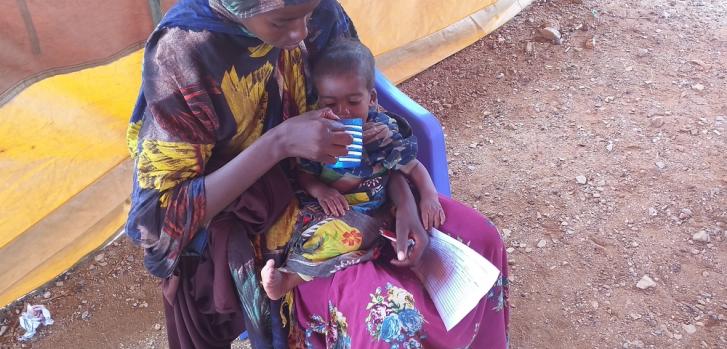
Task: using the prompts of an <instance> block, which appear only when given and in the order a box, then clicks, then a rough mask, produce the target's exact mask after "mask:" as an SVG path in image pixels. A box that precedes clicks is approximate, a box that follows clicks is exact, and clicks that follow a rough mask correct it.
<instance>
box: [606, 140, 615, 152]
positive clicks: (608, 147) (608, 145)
mask: <svg viewBox="0 0 727 349" xmlns="http://www.w3.org/2000/svg"><path fill="white" fill-rule="evenodd" d="M606 150H608V151H609V152H611V151H613V143H611V142H608V144H606Z"/></svg>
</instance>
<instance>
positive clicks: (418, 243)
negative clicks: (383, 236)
mask: <svg viewBox="0 0 727 349" xmlns="http://www.w3.org/2000/svg"><path fill="white" fill-rule="evenodd" d="M411 206H414V205H404V206H402V207H397V209H396V251H397V258H395V259H393V260H392V261H391V264H393V265H396V266H399V267H410V268H415V267H417V266H418V265H419V263H420V262H421V259H422V255H424V251H426V249H427V248H428V247H429V234H428V233H427V231H426V230H424V227H423V226H422V223H421V221H420V220H419V217H418V215H417V211H416V206H414V209H413V210H412V209H411ZM410 239H411V240H414V246H411V247H410V246H408V241H409V240H410ZM405 251H408V252H405Z"/></svg>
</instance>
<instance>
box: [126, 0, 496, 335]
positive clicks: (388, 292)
mask: <svg viewBox="0 0 727 349" xmlns="http://www.w3.org/2000/svg"><path fill="white" fill-rule="evenodd" d="M309 31H310V32H309ZM355 36H356V33H355V30H354V28H353V25H352V24H351V23H350V20H349V18H348V17H347V16H346V14H345V13H344V12H343V9H342V8H341V7H340V5H339V4H338V3H337V2H336V1H335V0H182V1H180V3H178V4H177V5H176V6H175V7H174V8H173V9H172V10H171V11H170V12H169V13H168V14H167V15H166V16H165V18H164V19H163V20H162V23H160V25H159V27H158V28H157V29H156V30H155V32H154V33H153V34H152V35H151V37H150V39H149V41H148V43H147V47H146V52H145V59H144V70H143V83H142V90H141V93H140V97H139V101H138V103H137V106H136V108H135V110H134V114H133V116H132V120H131V125H130V127H129V135H128V139H129V149H130V151H131V153H132V156H133V157H134V159H135V173H134V188H133V193H132V205H131V211H130V213H129V219H128V221H127V225H126V231H127V234H128V235H129V236H130V237H131V238H132V239H133V240H134V241H135V242H137V243H138V244H140V245H141V246H142V247H143V248H144V250H145V258H144V265H145V267H146V268H147V269H148V270H149V271H150V272H151V273H152V274H153V275H156V276H158V277H160V278H163V282H162V291H163V295H164V305H165V313H166V318H167V329H168V336H169V342H170V347H172V348H227V347H229V345H230V342H231V341H232V340H233V339H234V338H235V337H236V336H237V335H238V334H239V333H240V332H242V330H243V329H247V330H248V332H249V333H250V340H251V343H252V345H253V348H284V347H287V346H290V347H304V346H305V347H313V348H320V347H333V348H349V347H350V348H417V347H422V346H423V347H428V348H455V347H468V346H471V347H474V348H498V347H504V346H506V324H507V307H506V305H505V290H506V285H505V284H506V282H505V281H504V280H506V279H504V278H503V281H501V282H499V283H498V285H497V286H496V287H495V288H494V289H493V290H492V292H491V293H490V295H488V296H487V297H486V298H485V299H483V300H482V302H481V303H480V304H479V305H478V306H477V307H476V308H475V309H474V310H473V311H472V312H471V313H470V314H469V315H468V316H467V317H466V318H465V319H464V320H463V321H462V322H461V323H460V324H458V325H457V326H456V327H455V328H453V329H452V330H451V331H449V332H446V331H445V330H444V325H443V324H442V321H441V320H440V319H439V317H438V315H437V312H436V310H435V309H434V307H433V305H432V303H431V301H430V300H429V299H428V297H427V295H426V293H425V292H424V291H423V289H422V287H421V285H420V284H419V283H418V282H417V280H416V278H415V277H414V275H413V273H412V272H411V271H410V270H409V267H412V266H415V265H416V264H417V263H418V262H419V259H420V258H421V255H422V253H423V251H424V250H425V249H426V247H427V245H428V236H427V234H426V232H425V231H424V229H423V228H422V226H421V222H420V221H419V220H418V218H417V217H418V214H417V208H416V202H415V200H414V197H413V195H412V193H411V190H410V189H409V187H408V186H407V183H406V181H405V180H404V179H403V178H402V177H401V176H398V175H393V176H392V179H391V183H390V192H391V194H390V195H391V199H392V202H393V205H394V206H395V207H396V210H395V216H396V232H397V249H398V250H399V251H403V250H404V249H405V241H406V240H407V239H406V237H407V236H409V237H411V238H413V239H414V240H415V241H416V244H415V247H414V248H413V249H412V250H411V251H410V253H409V254H408V255H406V256H403V258H402V259H401V260H399V259H393V260H392V261H391V262H389V263H387V262H377V263H373V262H371V263H364V264H361V265H357V266H354V267H351V268H349V269H346V270H344V271H342V272H340V273H337V274H336V275H335V276H334V277H332V278H324V279H317V280H314V281H312V282H310V283H307V284H306V285H304V286H301V287H299V288H298V289H297V290H296V292H295V294H294V297H293V298H292V299H288V300H287V305H288V307H283V308H282V309H281V307H280V304H279V303H278V302H270V301H269V300H268V299H267V298H266V297H265V296H264V292H263V291H262V288H261V286H260V277H259V268H260V267H261V266H262V263H263V261H264V260H266V259H268V258H273V259H276V258H277V257H279V254H280V252H281V248H282V247H283V246H285V244H286V242H287V241H288V239H289V237H290V234H291V231H292V227H293V225H294V223H295V219H296V215H297V210H298V203H297V201H296V200H295V198H294V195H293V189H292V187H293V184H292V183H291V181H290V178H292V177H293V176H292V175H291V169H290V163H289V161H288V160H286V159H289V158H293V157H300V158H306V159H310V160H314V161H319V162H333V161H334V160H335V157H337V156H341V155H343V154H345V153H346V146H347V145H349V144H350V143H351V138H350V136H348V135H347V134H346V133H345V132H343V128H342V126H341V125H340V124H339V123H337V122H336V121H335V120H336V119H337V117H336V116H335V115H334V114H333V113H332V112H331V111H330V110H326V109H322V110H311V109H312V108H310V105H312V101H314V100H315V98H314V96H313V93H312V91H311V89H310V87H309V86H308V84H307V81H306V79H305V75H306V66H307V62H308V61H311V60H315V57H316V54H317V52H320V50H321V49H323V48H324V47H326V45H328V43H329V42H332V41H333V40H335V39H336V38H338V37H355ZM441 201H442V206H443V208H444V210H445V213H446V215H447V217H449V219H448V221H447V224H445V225H444V226H443V227H442V230H443V231H445V232H447V233H450V234H452V235H453V236H457V237H459V238H461V239H463V240H466V241H467V242H469V243H470V246H472V247H473V248H474V249H475V250H477V251H478V252H480V253H482V254H483V255H484V256H485V257H487V258H488V259H489V260H490V261H492V263H493V264H495V265H496V266H498V267H499V268H500V270H501V271H502V273H503V276H506V265H507V263H506V257H505V253H504V251H503V246H502V242H501V240H500V239H499V236H498V235H497V232H496V230H495V228H494V226H492V224H491V223H489V221H487V220H486V219H484V218H483V217H481V216H479V215H478V214H477V213H476V212H474V211H472V210H470V209H468V208H466V207H464V206H462V205H461V204H458V203H456V202H453V201H451V200H448V199H442V200H441ZM200 242H201V243H200ZM291 303H292V304H291ZM287 309H292V311H291V312H290V313H288V312H287V311H285V310H287ZM281 310H282V311H281Z"/></svg>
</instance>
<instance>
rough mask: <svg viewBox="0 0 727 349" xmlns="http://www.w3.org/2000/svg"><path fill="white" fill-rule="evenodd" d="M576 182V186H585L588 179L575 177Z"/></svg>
mask: <svg viewBox="0 0 727 349" xmlns="http://www.w3.org/2000/svg"><path fill="white" fill-rule="evenodd" d="M576 182H577V183H578V184H586V183H588V179H587V178H586V176H576Z"/></svg>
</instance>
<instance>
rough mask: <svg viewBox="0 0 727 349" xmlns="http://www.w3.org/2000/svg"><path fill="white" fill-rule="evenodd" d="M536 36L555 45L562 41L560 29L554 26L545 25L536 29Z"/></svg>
mask: <svg viewBox="0 0 727 349" xmlns="http://www.w3.org/2000/svg"><path fill="white" fill-rule="evenodd" d="M538 36H539V38H540V39H542V40H544V41H550V42H552V43H554V44H556V45H560V44H561V43H563V40H562V37H561V35H560V31H559V30H558V29H556V28H554V27H545V28H542V29H540V30H538Z"/></svg>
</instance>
